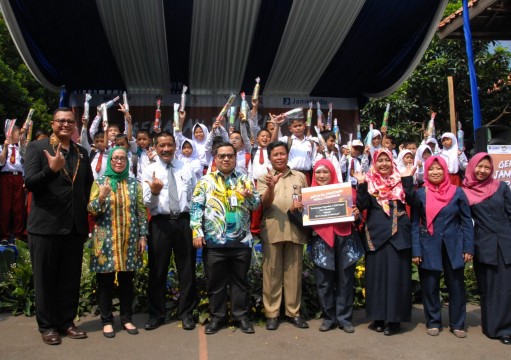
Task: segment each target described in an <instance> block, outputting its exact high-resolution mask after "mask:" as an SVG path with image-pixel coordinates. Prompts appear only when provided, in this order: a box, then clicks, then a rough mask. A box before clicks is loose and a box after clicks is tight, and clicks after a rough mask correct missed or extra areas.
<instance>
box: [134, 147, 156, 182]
mask: <svg viewBox="0 0 511 360" xmlns="http://www.w3.org/2000/svg"><path fill="white" fill-rule="evenodd" d="M153 151H154V150H153ZM151 163H152V161H151V160H150V159H149V155H148V153H147V150H146V149H142V154H140V156H139V157H138V164H137V181H138V182H139V183H140V182H141V181H142V174H143V173H144V169H145V168H146V167H148V166H149V164H151Z"/></svg>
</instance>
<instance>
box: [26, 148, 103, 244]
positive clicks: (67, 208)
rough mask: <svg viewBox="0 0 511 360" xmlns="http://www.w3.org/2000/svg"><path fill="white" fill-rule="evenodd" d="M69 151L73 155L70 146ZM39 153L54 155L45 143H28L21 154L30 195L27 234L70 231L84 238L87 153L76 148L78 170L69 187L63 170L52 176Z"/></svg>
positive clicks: (89, 181)
mask: <svg viewBox="0 0 511 360" xmlns="http://www.w3.org/2000/svg"><path fill="white" fill-rule="evenodd" d="M71 149H72V150H70V151H73V152H74V151H76V150H75V149H74V147H73V146H71ZM43 150H47V151H48V152H49V153H50V155H54V154H55V152H54V150H53V147H52V146H51V145H50V141H49V139H44V140H39V141H33V142H31V143H30V144H29V146H28V148H27V152H26V154H25V186H26V187H27V189H28V190H29V191H31V192H32V194H33V197H32V205H31V208H30V215H29V217H28V223H27V230H28V232H29V233H31V234H38V235H55V234H57V235H65V234H69V233H71V231H72V230H73V227H74V228H75V229H76V231H77V232H78V233H79V234H80V235H83V236H84V237H86V236H87V234H88V233H89V225H88V220H87V203H88V200H89V196H90V189H91V187H92V182H93V181H94V178H93V175H92V169H91V167H90V162H89V157H88V155H87V151H85V149H84V148H82V147H81V146H78V150H79V153H80V155H79V156H81V158H80V166H79V168H78V173H77V175H76V179H75V182H74V184H72V183H71V182H70V181H69V180H68V179H67V178H66V176H65V174H64V171H63V170H60V171H59V172H58V173H54V172H53V171H52V170H51V169H50V167H49V166H48V159H47V158H46V155H45V154H44V152H43ZM75 164H76V161H75V162H73V165H75ZM70 176H71V178H72V176H73V174H70Z"/></svg>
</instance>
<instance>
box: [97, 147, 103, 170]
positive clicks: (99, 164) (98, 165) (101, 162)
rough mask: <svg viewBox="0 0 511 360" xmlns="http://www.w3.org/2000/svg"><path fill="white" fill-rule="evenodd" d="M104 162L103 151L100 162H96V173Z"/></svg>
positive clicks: (99, 158) (100, 154)
mask: <svg viewBox="0 0 511 360" xmlns="http://www.w3.org/2000/svg"><path fill="white" fill-rule="evenodd" d="M102 164H103V153H102V152H100V153H99V157H98V162H97V164H96V173H99V172H100V171H101V165H102Z"/></svg>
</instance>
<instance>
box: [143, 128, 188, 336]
mask: <svg viewBox="0 0 511 360" xmlns="http://www.w3.org/2000/svg"><path fill="white" fill-rule="evenodd" d="M155 141H156V146H155V148H156V153H157V154H158V159H157V160H156V161H155V162H154V163H152V164H150V165H149V166H147V167H146V168H145V170H144V172H143V174H142V189H143V191H144V204H145V205H146V206H147V207H148V208H149V210H150V211H151V215H152V217H151V221H150V223H149V238H148V256H149V287H148V289H147V297H148V300H149V320H148V321H147V323H146V324H145V329H146V330H154V329H156V328H158V327H159V326H160V325H162V324H163V323H164V322H165V303H166V300H165V293H166V284H167V274H168V269H169V263H170V256H171V255H172V251H173V252H174V259H175V262H176V267H177V275H178V279H179V292H180V297H179V305H178V310H177V315H178V317H179V319H181V321H182V323H183V329H185V330H193V329H194V328H195V320H194V318H193V309H194V308H195V306H196V304H197V289H196V287H195V256H196V250H195V248H194V247H193V244H192V231H191V230H190V200H191V197H192V192H193V188H194V186H195V175H194V173H193V171H192V170H191V168H190V167H189V166H187V165H186V164H185V163H183V162H182V161H180V160H178V159H176V157H175V156H174V155H175V153H176V141H175V138H174V136H173V135H171V134H170V133H168V132H167V131H162V132H160V133H158V134H157V135H156V138H155Z"/></svg>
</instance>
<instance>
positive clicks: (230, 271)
mask: <svg viewBox="0 0 511 360" xmlns="http://www.w3.org/2000/svg"><path fill="white" fill-rule="evenodd" d="M213 156H214V157H215V162H216V165H217V170H216V171H213V172H210V173H209V174H207V175H204V176H203V177H202V178H201V179H200V180H199V182H198V183H197V186H196V187H195V190H194V192H193V198H192V207H191V221H190V226H191V228H192V230H193V246H195V247H196V248H203V251H202V254H203V259H204V271H205V273H206V274H207V284H206V287H207V291H208V297H209V308H210V313H211V317H210V321H209V323H208V324H207V325H206V328H205V330H204V332H205V333H206V334H214V333H216V332H218V330H220V328H222V327H224V326H225V325H226V321H227V286H228V285H229V286H230V295H231V297H230V310H231V318H232V320H234V321H235V322H237V323H238V325H239V328H240V330H241V331H242V332H244V333H248V334H251V333H254V327H253V326H252V323H251V322H250V320H249V319H248V311H249V306H250V302H249V290H250V285H249V283H248V270H249V268H250V260H251V257H252V245H253V241H252V234H251V233H250V210H254V209H257V207H258V206H259V203H260V199H259V194H258V193H257V191H256V190H255V188H254V183H253V182H252V180H251V179H250V178H249V177H248V175H245V174H241V173H238V172H237V171H236V170H235V167H236V149H235V148H234V146H233V145H232V144H231V143H228V142H221V143H219V144H218V145H217V146H216V147H215V148H214V149H213Z"/></svg>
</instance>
